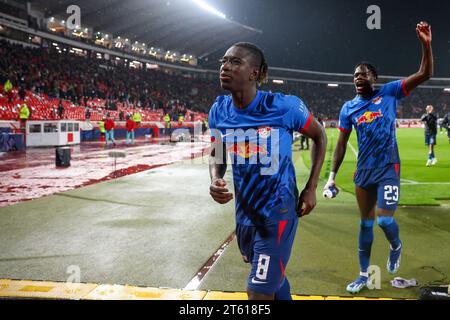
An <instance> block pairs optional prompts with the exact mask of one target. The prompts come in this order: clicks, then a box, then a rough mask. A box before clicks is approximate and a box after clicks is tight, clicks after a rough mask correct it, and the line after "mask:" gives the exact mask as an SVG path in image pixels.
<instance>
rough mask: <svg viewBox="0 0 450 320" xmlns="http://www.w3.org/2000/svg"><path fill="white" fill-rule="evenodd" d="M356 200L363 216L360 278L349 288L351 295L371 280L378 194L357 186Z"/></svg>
mask: <svg viewBox="0 0 450 320" xmlns="http://www.w3.org/2000/svg"><path fill="white" fill-rule="evenodd" d="M355 191H356V200H357V202H358V207H359V211H360V215H361V222H360V229H359V241H358V254H359V266H360V274H359V277H358V278H357V279H356V280H355V281H353V282H352V283H350V284H349V285H348V286H347V291H348V292H350V293H358V292H359V291H361V290H362V289H363V288H364V287H366V285H367V280H368V279H369V274H368V271H369V270H368V269H369V265H370V253H371V250H372V242H373V225H374V220H375V205H376V202H377V194H376V190H374V189H364V188H362V187H359V186H355Z"/></svg>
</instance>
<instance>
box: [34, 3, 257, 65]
mask: <svg viewBox="0 0 450 320" xmlns="http://www.w3.org/2000/svg"><path fill="white" fill-rule="evenodd" d="M30 2H31V4H32V6H33V8H35V9H37V10H39V11H43V12H45V15H46V17H51V16H55V17H60V18H63V17H66V18H67V17H69V16H70V14H68V13H66V10H67V8H68V7H69V6H70V5H73V4H75V5H77V6H79V7H80V11H81V14H80V15H81V26H82V27H83V28H87V27H91V28H93V29H94V31H95V32H107V33H111V34H113V36H114V37H117V36H121V37H122V36H123V37H127V38H129V39H130V40H131V41H138V42H142V43H146V44H148V45H151V46H154V47H159V48H163V49H164V50H174V51H178V52H182V53H189V54H193V55H196V56H197V57H198V58H204V57H206V56H208V55H209V54H211V53H214V52H216V51H218V50H220V49H223V48H225V47H227V46H229V45H231V44H232V43H234V42H237V41H245V40H247V41H249V40H251V39H252V38H254V37H255V36H258V35H260V34H262V31H261V30H258V29H254V28H252V27H249V26H246V25H243V24H240V23H237V22H234V21H232V20H229V19H227V18H225V17H219V16H217V15H215V14H213V13H211V12H208V11H206V10H202V8H201V7H200V6H197V5H196V2H199V1H193V0H127V1H123V0H96V1H92V0H76V1H74V0H58V1H55V0H32V1H30ZM200 2H201V1H200Z"/></svg>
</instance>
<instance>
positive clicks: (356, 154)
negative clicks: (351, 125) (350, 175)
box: [348, 141, 358, 158]
mask: <svg viewBox="0 0 450 320" xmlns="http://www.w3.org/2000/svg"><path fill="white" fill-rule="evenodd" d="M348 145H349V146H350V149H352V151H353V153H354V154H355V157H356V158H358V152H357V151H356V149H355V148H354V147H353V145H352V144H351V143H350V141H349V142H348Z"/></svg>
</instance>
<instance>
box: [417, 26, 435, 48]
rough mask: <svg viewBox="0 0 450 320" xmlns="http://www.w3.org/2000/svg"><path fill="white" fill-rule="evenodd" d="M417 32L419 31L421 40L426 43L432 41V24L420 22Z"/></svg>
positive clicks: (418, 34)
mask: <svg viewBox="0 0 450 320" xmlns="http://www.w3.org/2000/svg"><path fill="white" fill-rule="evenodd" d="M416 32H417V36H418V37H419V39H420V41H422V42H423V43H425V44H430V43H431V40H432V35H431V26H430V25H429V24H428V23H426V22H423V21H421V22H420V23H418V24H417V27H416Z"/></svg>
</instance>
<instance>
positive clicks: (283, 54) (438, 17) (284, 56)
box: [208, 0, 450, 77]
mask: <svg viewBox="0 0 450 320" xmlns="http://www.w3.org/2000/svg"><path fill="white" fill-rule="evenodd" d="M208 3H210V4H211V5H213V6H214V7H215V8H217V9H218V10H221V11H223V12H224V13H225V14H226V15H227V17H228V18H230V19H232V20H234V21H237V22H240V23H243V24H246V25H249V26H251V27H254V28H257V29H260V30H262V31H263V35H261V36H257V37H255V38H254V39H251V40H250V41H251V42H255V43H256V44H257V45H259V46H260V47H262V48H263V50H264V51H265V53H266V56H267V59H268V61H269V66H277V67H287V68H297V69H308V70H317V71H328V72H342V73H351V72H353V66H354V65H355V64H356V63H357V62H359V61H361V60H368V61H371V62H373V63H374V64H375V65H376V66H377V67H378V69H379V72H380V73H381V74H386V75H387V74H389V75H407V74H410V73H412V72H415V71H416V70H417V68H418V65H419V63H420V57H421V52H420V44H419V41H418V39H417V36H416V33H415V26H416V24H417V23H418V22H419V21H421V20H425V21H428V22H429V23H430V24H431V25H432V30H433V50H434V57H435V76H436V77H450V0H422V1H416V0H410V1H406V0H397V1H395V0H389V1H386V0H371V1H367V0H345V1H344V0H296V1H287V0H278V1H276V0H208ZM371 4H376V5H378V6H379V7H380V8H381V28H382V29H381V30H369V29H368V28H367V27H366V21H367V18H368V17H369V15H368V14H367V13H366V10H367V7H368V6H369V5H371ZM222 54H223V53H222V52H218V53H216V55H217V57H216V56H214V58H220V56H221V55H222ZM211 58H212V57H211Z"/></svg>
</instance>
